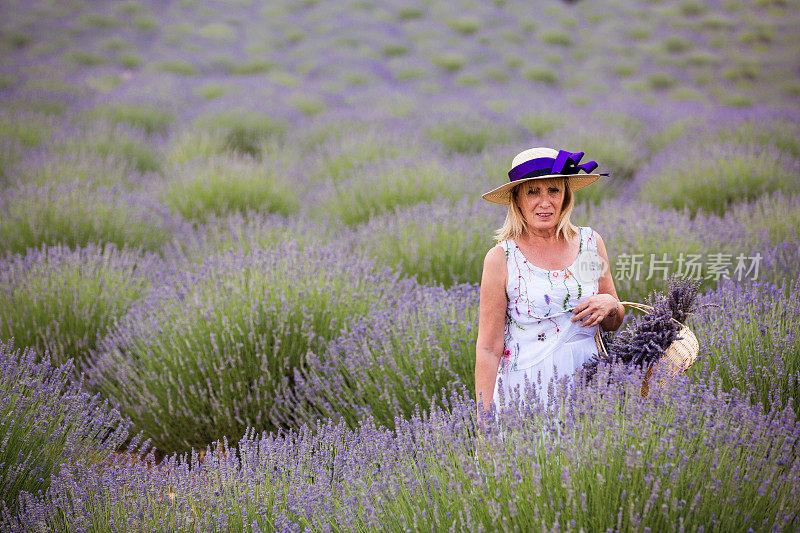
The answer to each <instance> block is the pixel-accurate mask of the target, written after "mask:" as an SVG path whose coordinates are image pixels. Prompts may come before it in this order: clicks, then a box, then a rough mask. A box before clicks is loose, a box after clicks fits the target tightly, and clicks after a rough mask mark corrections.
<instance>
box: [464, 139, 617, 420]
mask: <svg viewBox="0 0 800 533" xmlns="http://www.w3.org/2000/svg"><path fill="white" fill-rule="evenodd" d="M582 156H583V152H578V153H571V152H567V151H564V150H560V151H556V150H553V149H551V148H531V149H529V150H525V151H524V152H521V153H519V154H517V156H516V157H515V158H514V160H513V162H512V163H511V167H512V168H511V171H509V173H508V175H509V179H510V182H509V183H506V184H505V185H502V186H500V187H498V188H496V189H494V190H492V191H489V192H488V193H486V194H484V195H483V196H482V197H483V198H484V199H486V200H488V201H490V202H494V203H498V204H507V205H508V215H507V216H506V222H505V224H504V225H503V227H502V228H500V229H499V230H498V231H497V234H496V239H497V241H498V244H497V245H496V246H495V247H494V248H492V249H491V250H489V252H488V253H487V254H486V258H485V260H484V263H483V277H482V280H481V296H480V315H479V319H478V340H477V343H476V360H475V393H476V398H477V401H478V416H480V413H481V408H483V409H484V410H488V409H489V408H490V406H491V405H492V403H494V405H495V407H496V408H497V409H500V408H501V407H502V406H503V404H505V405H507V404H508V403H509V399H510V398H511V393H512V391H513V390H514V388H515V387H517V386H519V387H520V394H522V393H523V390H522V388H523V387H524V383H525V379H526V377H527V380H528V381H529V382H530V383H531V384H532V385H533V386H534V387H537V393H538V395H539V398H540V400H546V394H547V385H548V382H549V381H550V378H552V377H553V376H554V371H556V372H557V373H558V375H559V376H562V375H564V374H572V373H573V372H574V371H575V370H576V369H577V368H580V367H581V365H582V364H583V363H584V362H586V361H588V360H589V359H590V357H591V356H592V355H594V354H596V353H597V347H596V344H595V340H594V336H595V333H596V332H597V328H598V326H602V328H603V330H605V331H610V330H616V329H617V328H619V326H620V324H621V323H622V319H623V317H624V314H625V309H624V307H623V306H622V305H621V304H620V303H619V298H617V291H616V289H615V288H614V280H613V279H612V276H611V270H610V269H609V268H607V265H608V264H609V262H608V255H607V253H606V248H605V244H604V243H603V239H602V238H601V237H600V235H598V234H597V233H596V232H594V231H593V230H592V229H591V228H589V227H582V228H577V227H575V226H573V225H572V224H571V222H570V220H569V217H570V214H571V213H572V208H573V205H574V197H573V192H574V191H576V190H578V189H581V188H583V187H586V186H587V185H591V184H592V183H594V182H595V181H596V180H597V179H599V178H600V175H599V174H591V172H592V171H593V170H594V169H595V168H597V163H595V162H594V161H592V162H590V163H585V164H582V165H579V164H578V163H579V162H580V159H581V157H582ZM581 170H582V171H584V172H585V174H579V172H580V171H581ZM604 267H606V268H604ZM501 397H502V401H501Z"/></svg>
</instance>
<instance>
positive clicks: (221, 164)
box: [162, 156, 299, 221]
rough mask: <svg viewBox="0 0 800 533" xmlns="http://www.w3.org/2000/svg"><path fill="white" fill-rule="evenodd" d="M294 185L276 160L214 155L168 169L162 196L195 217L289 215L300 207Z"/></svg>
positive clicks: (179, 210) (188, 216) (174, 208)
mask: <svg viewBox="0 0 800 533" xmlns="http://www.w3.org/2000/svg"><path fill="white" fill-rule="evenodd" d="M293 185H294V183H293V182H292V180H291V179H290V177H289V176H287V175H286V169H285V168H284V167H282V165H281V164H280V163H278V162H274V163H272V164H270V162H258V161H256V160H255V159H253V158H252V157H250V156H246V157H231V156H215V157H212V158H209V159H207V160H204V161H201V162H195V163H190V164H186V165H183V166H182V167H178V168H174V169H171V170H170V172H169V176H168V178H167V181H166V183H165V184H164V186H163V190H164V192H163V193H162V197H163V199H164V202H165V203H166V204H167V205H169V206H170V207H171V208H172V210H173V211H175V212H177V213H179V214H180V215H182V216H183V217H185V218H187V219H190V220H196V221H203V220H205V219H207V218H208V217H209V216H210V215H217V216H219V215H224V214H227V213H231V212H236V211H240V212H241V211H248V210H249V211H255V212H257V211H263V212H267V213H279V214H282V215H288V214H290V213H292V212H294V211H296V210H297V209H298V207H299V205H298V199H297V193H296V192H295V187H294V186H293Z"/></svg>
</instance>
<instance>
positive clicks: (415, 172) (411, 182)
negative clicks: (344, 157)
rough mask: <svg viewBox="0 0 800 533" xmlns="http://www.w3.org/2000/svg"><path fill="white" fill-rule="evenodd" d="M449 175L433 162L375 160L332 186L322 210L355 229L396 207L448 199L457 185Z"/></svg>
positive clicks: (442, 166) (448, 171)
mask: <svg viewBox="0 0 800 533" xmlns="http://www.w3.org/2000/svg"><path fill="white" fill-rule="evenodd" d="M451 172H452V169H451V168H450V167H449V166H448V165H446V164H443V163H440V162H438V161H435V160H434V161H419V162H418V161H415V160H414V159H411V158H404V159H392V160H377V161H375V162H372V163H369V164H364V165H361V166H360V167H359V168H357V169H354V170H353V172H352V174H351V175H352V177H351V178H350V179H347V180H342V181H341V182H336V183H335V185H334V191H333V192H332V193H331V194H330V199H329V200H328V201H327V202H326V206H325V207H326V210H327V211H328V212H329V213H330V214H331V215H334V216H337V217H338V218H339V219H340V220H341V221H342V222H344V223H345V224H348V225H357V224H360V223H363V222H366V221H367V220H369V218H370V217H371V216H375V215H379V214H382V213H384V212H386V211H393V210H394V209H396V208H398V207H403V206H406V205H410V204H411V205H413V204H417V203H421V202H428V201H431V200H434V199H438V198H448V197H452V196H453V195H454V194H455V192H456V188H457V185H456V184H455V183H453V181H454V180H453V179H452V176H451Z"/></svg>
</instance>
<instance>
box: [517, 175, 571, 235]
mask: <svg viewBox="0 0 800 533" xmlns="http://www.w3.org/2000/svg"><path fill="white" fill-rule="evenodd" d="M563 181H564V180H531V181H528V182H526V183H523V184H522V185H521V186H520V187H519V189H517V205H518V206H519V209H520V211H522V216H523V217H525V221H526V222H527V224H528V227H529V228H531V229H538V230H549V229H554V228H556V227H557V226H558V221H559V219H560V218H561V207H562V205H563V203H564V183H563Z"/></svg>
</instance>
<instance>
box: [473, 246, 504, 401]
mask: <svg viewBox="0 0 800 533" xmlns="http://www.w3.org/2000/svg"><path fill="white" fill-rule="evenodd" d="M507 276H508V272H507V268H506V256H505V252H504V251H503V249H502V248H500V247H499V246H495V247H494V248H492V249H491V250H489V252H488V253H487V254H486V258H485V259H484V261H483V276H482V279H481V299H480V312H479V316H478V340H477V342H476V343H475V398H476V400H477V402H478V406H479V409H478V412H479V415H480V406H481V405H483V408H484V410H488V409H489V407H490V406H491V404H492V394H493V393H494V384H495V380H496V379H497V368H498V366H499V364H500V357H502V355H503V342H504V339H503V333H504V331H505V324H506V306H507V299H506V277H507Z"/></svg>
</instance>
